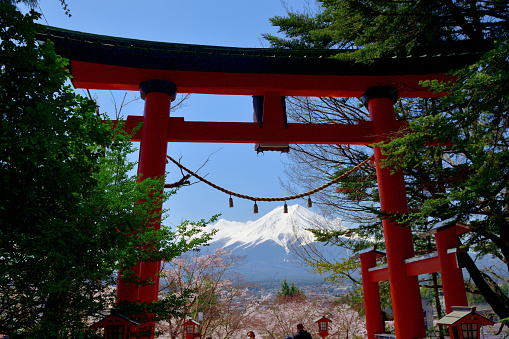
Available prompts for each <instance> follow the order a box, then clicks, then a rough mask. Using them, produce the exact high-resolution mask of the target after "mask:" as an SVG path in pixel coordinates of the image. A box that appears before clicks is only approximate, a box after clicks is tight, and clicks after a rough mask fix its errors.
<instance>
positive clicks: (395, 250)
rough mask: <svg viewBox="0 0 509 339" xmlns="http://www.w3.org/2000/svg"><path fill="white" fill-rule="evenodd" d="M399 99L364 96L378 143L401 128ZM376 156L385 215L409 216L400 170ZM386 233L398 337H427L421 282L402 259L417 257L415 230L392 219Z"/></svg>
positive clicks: (376, 91)
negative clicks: (397, 110) (396, 106)
mask: <svg viewBox="0 0 509 339" xmlns="http://www.w3.org/2000/svg"><path fill="white" fill-rule="evenodd" d="M397 98H398V90H397V89H396V88H394V87H385V86H384V87H373V88H370V89H368V90H367V91H366V92H365V93H364V95H363V96H362V100H363V102H364V104H365V105H366V106H367V107H368V110H369V115H370V117H371V121H373V123H374V129H375V134H376V136H377V141H384V140H387V139H388V137H389V134H390V133H391V132H395V131H397V129H398V126H397V122H396V119H395V114H394V103H395V102H396V100H397ZM374 153H375V164H376V175H377V181H378V189H379V195H380V207H381V210H382V212H388V213H408V205H407V199H406V189H405V181H404V178H403V172H402V171H401V170H400V171H398V172H396V173H394V174H392V175H391V173H390V169H387V168H381V167H380V162H381V160H382V159H383V158H384V157H383V156H382V154H381V150H380V148H378V147H375V148H374ZM383 230H384V238H385V246H386V252H387V264H388V269H389V284H390V289H391V297H392V307H393V312H394V326H395V330H396V337H397V338H400V339H412V338H425V337H426V328H425V325H424V316H423V311H422V307H421V295H420V290H419V281H418V278H417V277H416V276H408V275H407V273H406V270H405V265H404V264H403V260H405V259H408V258H412V257H414V255H415V252H414V245H413V239H412V231H411V229H410V228H409V227H403V226H402V225H399V224H398V223H396V222H395V221H393V220H390V219H383Z"/></svg>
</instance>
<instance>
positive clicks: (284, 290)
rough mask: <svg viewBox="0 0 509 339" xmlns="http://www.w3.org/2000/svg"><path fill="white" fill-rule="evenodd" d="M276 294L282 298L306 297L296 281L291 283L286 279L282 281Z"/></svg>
mask: <svg viewBox="0 0 509 339" xmlns="http://www.w3.org/2000/svg"><path fill="white" fill-rule="evenodd" d="M276 296H277V297H279V298H281V299H288V298H305V294H304V292H302V290H301V289H300V288H299V287H298V286H297V285H296V284H295V283H293V282H292V283H291V284H289V283H288V281H286V279H283V281H281V286H279V290H278V291H277V293H276Z"/></svg>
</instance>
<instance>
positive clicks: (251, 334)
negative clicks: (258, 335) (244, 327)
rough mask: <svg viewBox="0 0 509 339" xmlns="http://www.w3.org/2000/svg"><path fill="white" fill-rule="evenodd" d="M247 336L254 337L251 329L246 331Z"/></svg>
mask: <svg viewBox="0 0 509 339" xmlns="http://www.w3.org/2000/svg"><path fill="white" fill-rule="evenodd" d="M247 337H248V338H254V337H255V334H254V332H253V331H249V332H247Z"/></svg>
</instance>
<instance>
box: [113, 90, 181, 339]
mask: <svg viewBox="0 0 509 339" xmlns="http://www.w3.org/2000/svg"><path fill="white" fill-rule="evenodd" d="M176 93H177V87H176V86H175V84H173V83H171V82H169V81H164V80H149V81H144V82H143V83H141V84H140V95H141V97H142V99H144V100H145V108H144V114H143V116H144V119H143V125H142V127H141V129H142V137H141V142H140V153H139V164H138V174H142V177H141V178H140V180H143V179H145V178H161V177H163V176H164V174H165V169H166V154H167V146H168V122H169V117H170V106H171V102H172V101H173V100H175V95H176ZM161 209H162V205H159V206H154V210H161ZM156 221H157V222H156V223H155V225H154V229H159V228H160V227H161V218H160V217H158V220H156ZM160 267H161V263H160V262H139V263H138V264H137V265H135V266H133V267H131V270H133V271H134V273H135V275H137V276H139V277H141V279H155V283H154V284H152V285H146V286H140V287H138V286H136V285H135V284H134V283H126V282H125V281H124V279H122V278H119V279H118V283H117V302H118V301H130V302H145V303H151V302H153V301H157V295H158V291H159V279H158V278H157V273H159V270H160ZM144 325H145V326H147V325H148V326H154V323H153V322H152V323H149V324H144ZM151 338H153V334H152V335H151Z"/></svg>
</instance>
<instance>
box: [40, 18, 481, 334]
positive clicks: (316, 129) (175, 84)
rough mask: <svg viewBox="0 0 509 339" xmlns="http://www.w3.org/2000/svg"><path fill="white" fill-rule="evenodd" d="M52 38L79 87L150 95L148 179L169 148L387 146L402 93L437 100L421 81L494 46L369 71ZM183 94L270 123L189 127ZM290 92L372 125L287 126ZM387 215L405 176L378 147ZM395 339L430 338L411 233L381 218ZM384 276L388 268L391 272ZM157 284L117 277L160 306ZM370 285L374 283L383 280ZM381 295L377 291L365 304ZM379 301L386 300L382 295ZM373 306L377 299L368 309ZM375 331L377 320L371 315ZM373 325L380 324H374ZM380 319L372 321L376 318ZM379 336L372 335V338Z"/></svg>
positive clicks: (276, 53) (135, 296)
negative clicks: (215, 100)
mask: <svg viewBox="0 0 509 339" xmlns="http://www.w3.org/2000/svg"><path fill="white" fill-rule="evenodd" d="M38 38H39V39H41V40H46V39H50V40H51V41H53V43H54V44H55V48H56V50H57V52H58V53H59V54H61V55H63V56H64V57H66V58H68V59H70V61H71V63H70V69H71V73H72V76H73V79H72V82H73V84H74V86H75V87H77V88H88V89H99V90H101V89H103V90H104V89H105V90H138V89H139V90H140V93H141V96H142V98H144V99H145V109H144V116H143V117H128V119H127V126H126V128H132V127H134V126H137V125H139V123H141V122H143V125H142V128H141V129H140V131H139V132H138V133H137V134H136V135H135V136H134V137H133V139H132V140H133V141H140V143H141V144H140V161H139V167H138V173H141V174H143V176H144V177H161V176H164V174H165V164H166V163H165V161H166V150H167V143H168V142H175V141H180V142H238V143H262V142H271V143H272V142H276V143H309V144H358V145H369V144H372V143H373V142H379V141H384V140H385V139H386V136H387V135H389V134H391V133H392V132H395V131H397V130H398V129H399V128H400V127H401V126H402V125H404V124H405V123H404V122H399V121H396V120H395V115H394V107H393V105H394V103H395V101H396V100H397V98H398V97H433V96H437V94H433V93H432V92H429V91H427V90H426V89H424V88H422V87H421V86H420V85H419V81H421V80H428V79H437V80H450V79H451V77H449V76H447V75H446V72H448V71H449V70H450V69H453V68H458V67H460V66H462V65H465V64H469V63H472V62H474V61H476V60H477V59H478V58H479V56H480V55H481V54H482V53H483V52H484V51H485V50H486V49H487V46H472V45H465V44H464V43H459V44H457V45H454V46H441V47H437V48H436V49H434V50H427V51H423V53H422V54H417V55H414V56H406V55H405V56H402V57H397V58H387V59H380V60H377V61H375V62H374V63H373V64H370V65H363V64H356V63H353V62H351V61H341V60H339V59H337V58H331V56H333V55H335V54H338V53H341V52H342V51H338V50H326V51H316V50H303V51H293V50H274V49H245V48H228V47H213V46H198V45H183V44H168V43H155V42H149V41H139V40H132V39H122V38H115V37H105V36H98V35H91V34H87V33H81V32H73V31H67V30H62V29H56V28H50V29H48V31H47V32H44V33H40V34H38ZM177 88H178V89H179V90H180V91H181V92H183V93H205V94H228V95H252V96H263V97H264V103H263V111H264V114H263V127H262V126H261V125H260V124H258V123H238V122H230V123H225V122H186V121H185V120H184V119H182V118H171V117H170V116H169V115H170V114H169V113H170V105H171V101H172V100H173V99H174V98H175V95H176V92H177ZM283 96H335V97H362V99H363V101H364V103H365V105H366V107H367V108H368V110H369V114H370V118H371V121H369V122H358V124H356V125H312V124H292V123H289V124H286V123H285V115H284V114H285V113H284V110H283V106H282V101H281V97H283ZM374 153H375V164H376V172H377V180H378V186H379V192H380V201H381V209H382V210H383V211H386V212H389V213H407V212H408V208H407V201H406V191H405V183H404V180H403V174H402V172H401V171H400V172H397V173H396V174H394V175H391V174H390V171H389V170H388V169H384V168H381V167H380V162H381V160H382V159H383V157H382V155H381V153H380V150H379V149H377V148H375V149H374ZM383 228H384V236H385V243H386V251H387V254H386V255H387V262H388V267H387V270H386V273H384V274H387V277H388V280H389V282H390V286H391V295H392V299H393V310H394V318H395V328H396V336H397V337H398V338H401V339H411V338H421V337H422V338H423V337H425V335H426V331H425V328H424V319H423V316H422V309H421V301H420V292H419V284H418V280H417V276H416V275H411V274H408V272H407V271H406V268H405V267H406V266H405V264H404V260H406V259H409V258H412V257H414V247H413V242H412V234H411V231H410V228H408V227H400V226H399V225H397V224H396V223H395V222H394V221H391V220H389V219H384V220H383ZM133 269H134V271H135V273H136V274H137V275H139V276H141V277H144V278H147V277H153V278H154V279H155V277H156V274H157V273H158V272H159V269H160V263H158V262H142V263H140V264H139V265H137V266H136V267H134V268H133ZM384 272H385V271H384ZM155 280H156V284H155V285H153V286H144V287H136V286H134V285H133V284H131V285H128V284H125V282H124V281H123V280H122V279H119V282H118V286H117V298H118V299H119V300H127V301H138V302H152V301H154V300H157V292H158V280H157V279H155ZM371 283H373V284H376V283H377V282H376V281H372V282H371ZM372 298H376V295H371V294H370V293H369V292H368V293H367V294H366V295H365V299H367V300H371V299H372ZM378 298H379V296H378ZM366 306H367V308H369V303H367V304H366ZM368 312H369V313H370V316H369V317H368V320H367V321H368V328H369V327H370V324H374V323H378V320H377V319H378V318H377V317H378V316H379V317H380V319H381V313H380V314H379V315H378V316H377V315H376V314H375V313H376V312H371V311H369V310H368V309H367V313H368ZM373 319H374V320H373ZM373 321H374V322H373ZM372 337H373V333H370V338H372Z"/></svg>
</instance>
